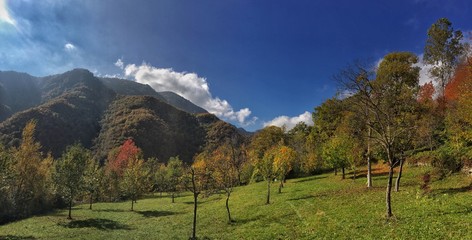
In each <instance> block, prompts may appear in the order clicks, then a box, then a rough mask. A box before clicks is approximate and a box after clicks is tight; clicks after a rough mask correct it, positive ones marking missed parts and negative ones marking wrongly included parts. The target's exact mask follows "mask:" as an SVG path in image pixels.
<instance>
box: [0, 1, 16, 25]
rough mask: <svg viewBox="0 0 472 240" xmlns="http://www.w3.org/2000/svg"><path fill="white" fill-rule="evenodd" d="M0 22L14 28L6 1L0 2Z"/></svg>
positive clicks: (13, 21)
mask: <svg viewBox="0 0 472 240" xmlns="http://www.w3.org/2000/svg"><path fill="white" fill-rule="evenodd" d="M0 21H3V22H6V23H8V24H11V25H13V26H16V22H15V20H14V19H13V18H12V17H11V16H10V13H9V12H8V7H7V3H6V0H0Z"/></svg>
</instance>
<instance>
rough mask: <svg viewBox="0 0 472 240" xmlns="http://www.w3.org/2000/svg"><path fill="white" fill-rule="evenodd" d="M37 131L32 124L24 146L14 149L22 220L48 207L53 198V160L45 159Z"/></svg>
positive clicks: (16, 195)
mask: <svg viewBox="0 0 472 240" xmlns="http://www.w3.org/2000/svg"><path fill="white" fill-rule="evenodd" d="M35 128H36V121H34V120H32V121H30V122H28V123H27V124H26V126H25V128H24V129H23V134H22V140H21V144H20V146H19V147H18V148H15V149H13V158H14V163H13V171H14V178H15V181H14V185H13V189H14V190H13V191H14V201H15V205H16V207H17V209H16V212H18V213H19V215H20V217H21V216H27V215H29V214H31V213H32V212H35V211H37V210H38V209H37V208H41V207H44V206H42V205H44V204H46V203H47V202H48V201H47V198H48V197H49V196H50V194H49V192H50V191H49V189H50V183H51V171H50V169H51V166H52V157H50V156H48V157H47V158H43V155H42V153H41V151H40V149H41V145H40V144H39V143H38V142H36V141H35V140H34V133H35Z"/></svg>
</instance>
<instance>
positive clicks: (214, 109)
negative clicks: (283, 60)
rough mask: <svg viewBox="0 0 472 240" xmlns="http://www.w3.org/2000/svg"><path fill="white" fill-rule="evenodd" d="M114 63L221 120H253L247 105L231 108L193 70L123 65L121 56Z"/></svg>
mask: <svg viewBox="0 0 472 240" xmlns="http://www.w3.org/2000/svg"><path fill="white" fill-rule="evenodd" d="M115 65H116V66H117V67H119V68H121V69H123V71H124V74H125V77H131V78H134V79H135V80H136V81H137V82H139V83H143V84H148V85H149V86H151V87H152V88H153V89H154V90H156V91H158V92H162V91H172V92H174V93H177V94H179V95H181V96H182V97H184V98H186V99H188V100H190V101H191V102H193V103H194V104H196V105H198V106H200V107H202V108H204V109H205V110H207V111H208V112H210V113H212V114H215V115H216V116H218V117H220V118H223V119H225V120H231V121H236V122H238V123H239V124H240V125H242V126H248V125H252V124H254V123H255V121H256V120H257V118H256V117H252V118H250V115H251V110H249V108H243V109H240V110H238V111H235V110H234V109H233V107H232V106H231V104H229V102H228V101H226V100H224V99H220V98H218V97H213V96H212V94H211V92H210V87H209V85H208V82H207V80H206V79H205V78H203V77H199V76H198V75H197V74H196V73H186V72H176V71H174V70H173V69H171V68H156V67H153V66H151V65H149V64H146V63H142V64H141V65H139V66H138V65H135V64H128V65H126V66H125V64H124V63H123V61H122V60H121V59H118V60H117V61H116V63H115ZM122 66H123V67H122Z"/></svg>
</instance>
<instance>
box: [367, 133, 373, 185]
mask: <svg viewBox="0 0 472 240" xmlns="http://www.w3.org/2000/svg"><path fill="white" fill-rule="evenodd" d="M368 134H369V139H368V140H367V188H372V163H371V162H370V137H371V135H372V129H371V128H370V127H369V133H368Z"/></svg>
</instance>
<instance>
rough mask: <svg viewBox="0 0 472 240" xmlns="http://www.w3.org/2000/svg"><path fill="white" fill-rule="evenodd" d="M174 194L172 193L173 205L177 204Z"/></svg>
mask: <svg viewBox="0 0 472 240" xmlns="http://www.w3.org/2000/svg"><path fill="white" fill-rule="evenodd" d="M174 198H175V197H174V193H172V203H175V200H174Z"/></svg>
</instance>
